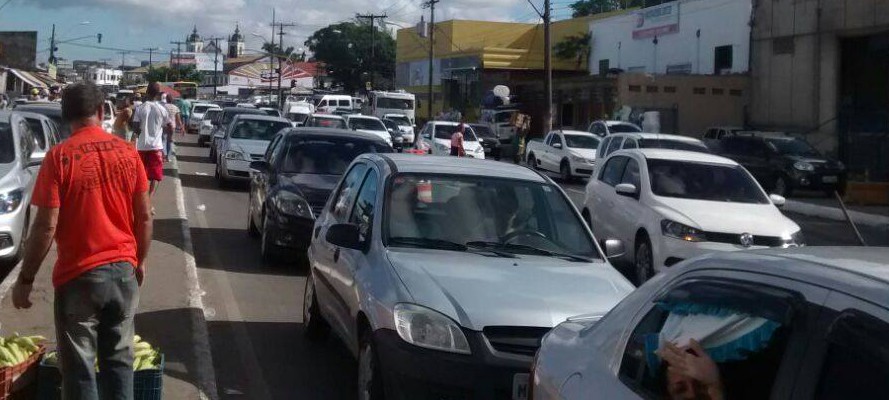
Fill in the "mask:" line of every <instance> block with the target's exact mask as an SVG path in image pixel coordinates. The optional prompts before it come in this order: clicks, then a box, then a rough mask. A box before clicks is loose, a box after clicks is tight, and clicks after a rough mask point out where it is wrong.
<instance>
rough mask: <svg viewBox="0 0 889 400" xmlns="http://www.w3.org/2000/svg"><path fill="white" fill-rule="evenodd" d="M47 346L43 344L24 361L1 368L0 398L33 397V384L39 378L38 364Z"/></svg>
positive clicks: (3, 399)
mask: <svg viewBox="0 0 889 400" xmlns="http://www.w3.org/2000/svg"><path fill="white" fill-rule="evenodd" d="M45 352H46V348H45V347H44V346H43V345H41V346H39V349H37V352H36V353H34V354H32V355H31V356H30V357H28V358H27V359H26V360H25V361H24V362H22V363H19V364H18V365H13V366H11V367H3V368H0V400H13V399H19V398H21V399H25V398H29V397H33V384H34V382H35V381H36V379H37V364H38V362H39V361H40V359H41V357H43V353H45Z"/></svg>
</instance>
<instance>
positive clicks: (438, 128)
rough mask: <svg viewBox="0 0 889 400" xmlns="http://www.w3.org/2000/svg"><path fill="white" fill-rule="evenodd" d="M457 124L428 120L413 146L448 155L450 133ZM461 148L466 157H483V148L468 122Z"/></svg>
mask: <svg viewBox="0 0 889 400" xmlns="http://www.w3.org/2000/svg"><path fill="white" fill-rule="evenodd" d="M458 126H460V123H458V122H451V121H429V122H427V123H426V125H425V126H424V127H423V130H422V131H420V137H419V138H418V139H417V145H416V146H415V147H417V148H420V149H425V150H427V151H428V152H429V154H432V155H437V156H449V155H451V135H453V134H454V132H455V131H456V130H457V127H458ZM433 132H434V134H433ZM421 142H422V143H421ZM463 150H464V151H465V152H466V157H472V158H479V159H484V158H485V149H484V148H483V147H482V144H481V143H479V141H478V137H476V136H475V131H473V130H472V127H471V126H469V124H466V130H465V131H464V134H463Z"/></svg>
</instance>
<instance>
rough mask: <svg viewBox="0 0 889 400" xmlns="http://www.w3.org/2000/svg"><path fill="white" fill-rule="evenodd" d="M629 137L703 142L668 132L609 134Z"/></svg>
mask: <svg viewBox="0 0 889 400" xmlns="http://www.w3.org/2000/svg"><path fill="white" fill-rule="evenodd" d="M612 136H614V137H617V136H622V137H627V136H632V137H634V138H636V139H661V140H675V141H680V142H689V143H703V142H701V139H698V138H693V137H691V136H682V135H671V134H668V133H653V132H621V133H612V134H610V135H608V137H612Z"/></svg>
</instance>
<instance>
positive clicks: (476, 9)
mask: <svg viewBox="0 0 889 400" xmlns="http://www.w3.org/2000/svg"><path fill="white" fill-rule="evenodd" d="M531 1H534V3H535V4H536V5H537V7H538V8H540V7H541V6H542V2H543V0H531ZM570 1H571V0H553V9H554V15H556V16H557V17H566V16H567V14H568V13H569V10H568V7H567V5H568V4H570ZM4 3H7V0H0V6H2V5H3V4H4ZM538 3H540V4H538ZM273 9H274V10H275V13H276V19H277V20H278V21H284V22H292V23H296V24H297V26H296V27H293V28H288V29H285V32H286V35H285V36H284V44H285V47H288V46H294V47H295V48H297V49H300V48H302V47H304V46H303V42H305V40H306V38H307V37H308V36H309V35H311V34H312V32H314V31H316V30H318V29H320V28H323V27H325V26H327V25H329V24H332V23H338V22H342V21H346V20H349V19H351V18H354V16H355V13H359V12H360V13H364V14H368V13H374V14H381V13H385V14H387V15H388V16H389V18H388V19H387V21H390V22H392V23H395V24H398V25H402V26H411V25H414V24H416V23H417V22H419V20H420V15H421V14H422V15H425V17H426V18H427V19H428V17H429V10H427V9H422V8H421V0H375V1H371V2H367V1H362V0H8V4H6V5H5V7H3V8H2V9H0V31H19V30H26V31H34V30H36V31H38V38H37V40H38V46H37V51H38V53H37V62H38V63H42V62H45V61H46V59H47V57H48V55H49V52H48V49H49V38H50V32H51V30H52V26H53V24H55V25H56V38H57V40H58V41H65V40H70V39H75V38H80V37H84V36H89V37H88V38H86V39H80V40H76V41H73V42H71V43H63V44H59V45H58V48H59V51H58V54H57V56H58V57H61V58H64V59H66V60H103V59H105V60H106V61H107V62H108V63H109V64H111V63H113V65H119V64H120V62H121V54H120V53H118V52H117V51H116V50H129V51H132V53H129V54H127V55H124V59H125V61H126V64H127V65H138V64H139V61H141V60H147V59H148V53H147V52H143V49H145V48H149V47H159V48H161V51H160V52H161V53H163V55H157V53H155V55H156V57H155V60H157V59H158V57H159V58H162V59H165V58H167V57H169V52H170V50H171V49H173V50H175V48H176V45H171V44H170V41H184V40H185V38H186V36H187V35H188V34H190V33H191V30H192V28H193V27H194V26H197V29H198V33H199V34H201V36H203V37H204V38H207V37H212V36H219V37H228V36H230V35H231V34H232V32H233V31H234V29H235V25H236V24H239V25H240V28H241V32H242V33H243V34H244V35H245V36H246V41H247V43H246V47H247V49H248V50H254V49H255V50H257V51H258V50H259V49H260V47H261V44H262V42H263V41H264V40H265V39H261V38H259V37H257V36H254V35H252V33H256V34H258V35H261V36H264V37H265V38H268V37H269V36H270V35H271V27H270V23H271V20H272V10H273ZM435 14H436V20H437V21H442V20H449V19H480V20H492V21H519V22H537V21H538V20H539V18H538V17H537V15H536V14H535V11H534V9H533V8H532V6H531V5H530V4H529V2H528V0H441V1H440V2H439V3H438V4H437V5H436V9H435ZM557 19H558V18H557ZM393 28H394V27H393ZM395 29H397V28H395ZM97 33H102V43H101V44H99V43H97V40H96V38H95V35H96V34H97ZM220 45H223V46H224V44H223V43H222V41H220ZM85 46H101V47H106V48H108V49H96V48H90V47H85Z"/></svg>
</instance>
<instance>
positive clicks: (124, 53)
mask: <svg viewBox="0 0 889 400" xmlns="http://www.w3.org/2000/svg"><path fill="white" fill-rule="evenodd" d="M118 53H119V54H120V69H121V70H123V67H124V65H126V63H127V62H126V57H127V54H130V53H132V51H131V50H121V51H118Z"/></svg>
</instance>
